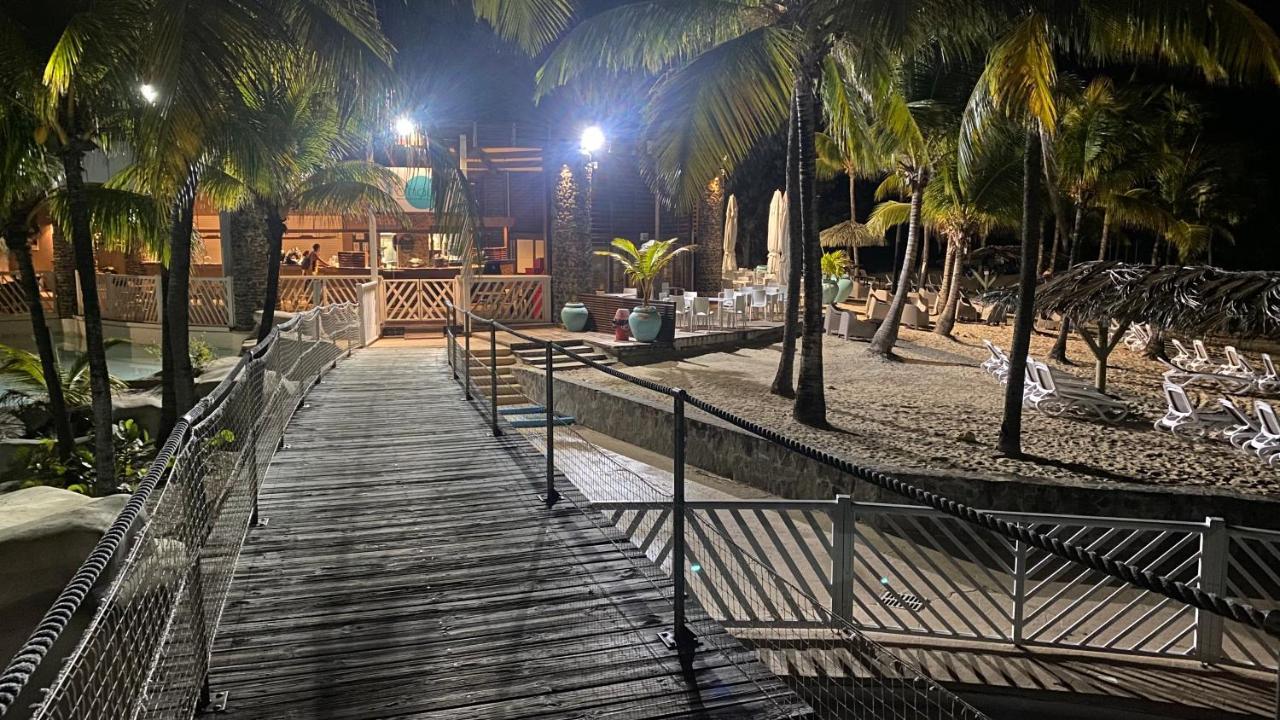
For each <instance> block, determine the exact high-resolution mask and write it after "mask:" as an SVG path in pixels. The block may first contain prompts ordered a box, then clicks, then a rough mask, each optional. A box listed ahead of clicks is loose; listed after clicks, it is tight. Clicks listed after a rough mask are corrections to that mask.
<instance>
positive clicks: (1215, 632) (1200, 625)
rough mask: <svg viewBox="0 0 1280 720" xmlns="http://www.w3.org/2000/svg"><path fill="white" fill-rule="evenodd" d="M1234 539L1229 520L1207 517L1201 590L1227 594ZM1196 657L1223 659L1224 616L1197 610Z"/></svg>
mask: <svg viewBox="0 0 1280 720" xmlns="http://www.w3.org/2000/svg"><path fill="white" fill-rule="evenodd" d="M1230 542H1231V538H1230V536H1229V535H1228V534H1227V521H1226V520H1223V519H1222V518H1217V517H1211V518H1205V527H1204V530H1203V531H1201V533H1200V589H1201V590H1203V591H1205V592H1209V593H1213V594H1214V595H1226V593H1227V557H1228V554H1229V553H1230V547H1229V546H1230ZM1196 657H1197V658H1198V659H1199V660H1200V662H1202V663H1204V664H1205V665H1212V664H1214V663H1215V662H1217V661H1218V660H1219V659H1221V658H1222V616H1221V615H1217V614H1215V613H1211V612H1205V611H1204V610H1199V609H1197V610H1196Z"/></svg>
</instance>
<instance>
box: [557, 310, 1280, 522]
mask: <svg viewBox="0 0 1280 720" xmlns="http://www.w3.org/2000/svg"><path fill="white" fill-rule="evenodd" d="M1011 333H1012V328H1011V327H1009V326H1004V327H988V326H982V325H973V324H965V325H958V326H957V327H956V332H955V336H956V340H954V341H952V340H948V339H946V338H941V337H938V336H936V335H933V334H932V333H929V332H920V331H915V330H911V329H908V328H903V329H902V332H901V336H900V340H899V343H898V347H897V354H898V356H899V358H900V359H899V361H896V362H884V361H880V360H876V359H873V358H871V357H869V356H868V355H867V354H866V352H865V350H866V343H865V342H858V341H845V340H843V339H840V338H835V337H828V338H826V342H825V345H824V354H823V363H824V378H825V385H826V400H827V410H828V419H829V420H830V422H831V424H832V426H833V429H831V430H816V429H814V428H811V427H808V426H805V425H802V424H800V423H798V422H796V421H794V420H793V419H792V418H791V401H789V400H786V399H784V398H780V397H777V396H774V395H771V394H770V393H769V385H770V383H771V382H772V380H773V376H774V372H775V369H776V367H777V362H778V358H779V350H780V346H778V345H774V346H771V347H768V348H763V349H744V350H739V351H736V352H732V353H715V354H709V355H703V356H699V357H695V358H692V359H688V360H683V361H675V362H665V363H659V364H655V365H648V366H642V367H631V368H628V369H627V370H628V371H629V372H632V373H634V374H636V375H639V376H642V377H646V378H650V379H653V380H656V381H659V382H662V383H666V384H668V385H672V386H678V387H683V388H685V389H686V390H688V391H689V392H690V393H692V394H694V395H697V396H699V397H701V398H703V399H706V400H708V401H710V402H713V403H715V404H717V405H719V406H721V407H724V408H726V409H729V410H732V411H734V412H737V413H739V414H742V415H744V416H746V417H750V418H753V419H755V420H757V421H760V422H763V423H765V424H767V425H769V426H771V427H773V428H776V429H778V430H781V431H783V432H785V433H787V434H790V435H792V436H795V437H797V438H800V439H802V440H804V441H806V442H808V443H810V444H812V445H815V446H817V447H821V448H824V449H827V450H830V451H832V452H835V453H837V454H840V455H843V456H845V457H848V458H850V459H852V460H854V461H859V460H861V461H864V462H868V463H874V464H876V465H885V466H893V467H902V468H914V469H920V470H931V471H961V472H971V473H998V474H1004V475H1018V476H1022V477H1029V478H1040V479H1047V480H1061V481H1068V482H1081V481H1082V482H1089V483H1103V484H1106V483H1137V484H1141V485H1148V486H1151V485H1166V486H1182V487H1198V488H1205V489H1208V488H1221V489H1229V490H1233V491H1236V492H1240V493H1246V494H1254V495H1266V496H1273V497H1274V496H1280V486H1278V484H1277V482H1276V478H1277V475H1276V472H1277V471H1276V470H1275V469H1273V468H1268V467H1267V466H1266V465H1265V464H1264V463H1262V462H1260V461H1259V460H1258V458H1257V457H1256V456H1254V455H1253V454H1251V453H1246V452H1243V451H1240V450H1236V449H1235V448H1232V447H1231V446H1229V445H1228V444H1226V443H1225V442H1221V441H1215V440H1203V439H1200V440H1195V439H1188V438H1182V437H1178V436H1174V435H1172V434H1170V433H1168V432H1162V431H1156V430H1154V429H1153V428H1152V422H1153V421H1154V420H1156V419H1157V418H1159V417H1160V416H1161V415H1163V414H1164V412H1165V401H1164V397H1163V394H1162V393H1161V380H1160V374H1161V371H1162V370H1163V367H1162V366H1161V365H1160V364H1159V363H1157V362H1154V361H1150V360H1147V359H1145V358H1143V357H1142V356H1141V355H1140V354H1138V353H1133V352H1131V351H1129V350H1128V349H1126V348H1124V347H1123V345H1122V346H1120V347H1118V348H1117V349H1116V351H1115V352H1114V353H1113V354H1112V356H1111V358H1110V362H1109V370H1108V373H1109V378H1108V392H1110V393H1112V394H1116V395H1119V396H1120V397H1122V398H1124V399H1125V400H1127V401H1128V402H1129V403H1130V404H1131V406H1132V408H1133V409H1134V413H1133V415H1132V416H1131V418H1130V419H1129V420H1127V421H1126V422H1125V423H1123V424H1121V425H1119V426H1110V425H1103V424H1101V423H1097V422H1088V421H1083V420H1076V419H1068V418H1053V417H1047V416H1045V415H1042V414H1040V413H1039V412H1037V411H1035V410H1033V409H1027V410H1026V412H1025V413H1024V415H1023V418H1024V419H1023V449H1024V451H1025V452H1026V453H1027V455H1028V457H1026V458H1023V459H1017V460H1013V459H1009V458H1006V457H1001V456H999V455H998V454H997V453H996V451H995V443H996V438H997V435H998V433H999V425H1000V417H1001V405H1002V402H1003V392H1004V386H1003V385H1001V384H1000V383H999V382H997V381H996V380H995V379H994V378H992V377H991V376H989V375H987V374H986V373H985V372H983V371H982V369H981V368H979V367H978V365H979V364H980V363H981V362H982V360H983V359H985V358H986V357H987V352H986V350H985V348H984V347H983V345H982V339H983V338H987V339H990V340H992V341H993V342H995V343H996V344H997V345H999V346H1001V347H1003V348H1005V349H1006V350H1007V349H1008V348H1009V345H1010V335H1011ZM1053 340H1054V338H1053V337H1051V336H1046V335H1042V334H1036V335H1035V337H1034V338H1033V340H1032V347H1031V354H1032V356H1034V357H1037V358H1040V359H1043V358H1044V357H1045V356H1046V355H1047V354H1048V352H1049V349H1050V348H1051V347H1052V345H1053ZM1211 350H1212V351H1214V352H1216V353H1217V354H1220V352H1221V351H1220V348H1211ZM1068 357H1069V358H1071V359H1072V360H1073V361H1075V362H1076V363H1077V364H1076V365H1075V366H1072V367H1067V366H1062V365H1056V364H1054V363H1051V364H1054V365H1056V367H1058V368H1059V369H1060V370H1065V371H1067V372H1071V373H1073V374H1075V375H1077V376H1079V377H1081V378H1086V379H1088V378H1092V374H1093V357H1092V355H1091V354H1090V353H1089V351H1088V349H1087V348H1086V347H1085V345H1084V342H1083V341H1082V340H1080V339H1078V338H1075V337H1073V338H1072V340H1071V343H1070V346H1069V350H1068ZM575 372H578V373H582V372H590V371H583V370H579V371H575ZM591 379H592V382H593V384H603V385H604V386H607V387H609V388H611V389H612V390H614V391H616V392H622V393H627V394H634V395H643V394H645V393H646V392H647V391H645V390H643V389H640V388H637V387H635V386H634V385H630V384H628V383H626V382H624V381H621V380H617V379H614V378H608V377H604V376H602V375H601V374H599V373H592V378H591ZM1216 397H1217V395H1213V394H1204V395H1201V396H1200V397H1199V401H1200V402H1212V401H1213V400H1214V399H1215V398H1216ZM1194 399H1196V398H1195V396H1194V395H1193V400H1194ZM1237 404H1239V405H1241V407H1242V408H1244V409H1246V411H1247V412H1249V411H1251V407H1252V405H1251V402H1250V399H1248V398H1237Z"/></svg>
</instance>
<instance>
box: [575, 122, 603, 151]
mask: <svg viewBox="0 0 1280 720" xmlns="http://www.w3.org/2000/svg"><path fill="white" fill-rule="evenodd" d="M578 148H579V149H580V150H582V152H584V153H586V154H588V155H592V154H594V153H597V152H599V151H600V150H602V149H603V148H604V130H601V129H600V126H599V125H592V126H590V127H588V128H586V129H585V130H583V131H582V139H581V140H580V141H579V142H578Z"/></svg>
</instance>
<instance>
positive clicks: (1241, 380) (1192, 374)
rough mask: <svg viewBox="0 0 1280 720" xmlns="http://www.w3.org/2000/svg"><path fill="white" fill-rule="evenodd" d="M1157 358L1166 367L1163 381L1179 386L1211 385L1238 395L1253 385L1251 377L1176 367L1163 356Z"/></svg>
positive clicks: (1227, 392) (1247, 390)
mask: <svg viewBox="0 0 1280 720" xmlns="http://www.w3.org/2000/svg"><path fill="white" fill-rule="evenodd" d="M1159 360H1160V362H1161V363H1163V364H1164V366H1165V367H1166V368H1168V369H1167V370H1165V371H1164V379H1165V382H1170V383H1173V384H1174V385H1177V386H1179V387H1183V388H1186V387H1190V386H1200V387H1211V388H1215V389H1217V390H1221V391H1222V392H1224V393H1226V394H1228V395H1240V394H1243V393H1247V392H1249V391H1250V390H1251V389H1253V386H1254V378H1253V377H1244V376H1243V375H1223V374H1221V373H1215V372H1205V371H1203V370H1192V369H1190V368H1181V367H1178V366H1177V365H1174V364H1173V363H1171V362H1169V361H1168V360H1165V359H1164V358H1159Z"/></svg>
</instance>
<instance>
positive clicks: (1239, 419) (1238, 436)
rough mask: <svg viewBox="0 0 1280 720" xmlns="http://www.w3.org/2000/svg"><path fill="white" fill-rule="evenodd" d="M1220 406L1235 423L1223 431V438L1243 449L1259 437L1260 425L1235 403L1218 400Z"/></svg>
mask: <svg viewBox="0 0 1280 720" xmlns="http://www.w3.org/2000/svg"><path fill="white" fill-rule="evenodd" d="M1218 404H1219V405H1221V406H1222V410H1223V412H1225V413H1226V414H1227V416H1228V417H1230V418H1231V422H1232V423H1233V424H1232V425H1231V426H1230V427H1226V428H1223V430H1222V437H1223V438H1224V439H1226V441H1227V442H1229V443H1231V445H1232V446H1233V447H1237V448H1241V449H1243V448H1244V446H1245V445H1248V444H1249V441H1250V440H1252V439H1254V438H1256V437H1258V424H1257V423H1255V422H1254V421H1253V420H1252V419H1250V418H1249V416H1248V415H1245V414H1244V412H1243V411H1241V410H1240V408H1239V407H1237V406H1236V404H1235V403H1234V402H1232V401H1231V400H1230V399H1228V398H1218Z"/></svg>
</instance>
